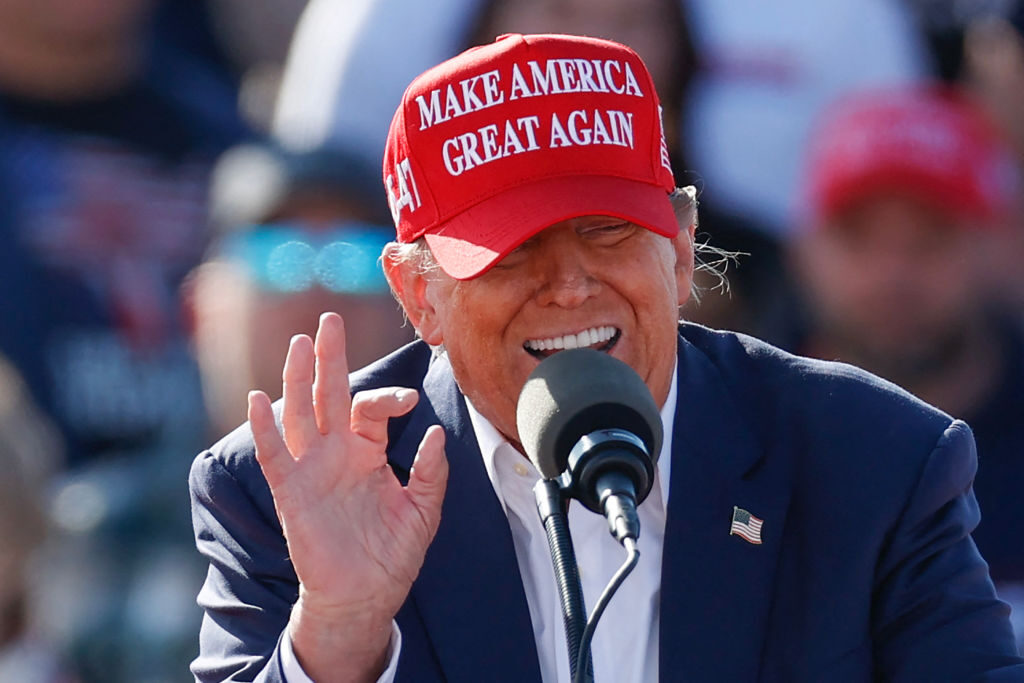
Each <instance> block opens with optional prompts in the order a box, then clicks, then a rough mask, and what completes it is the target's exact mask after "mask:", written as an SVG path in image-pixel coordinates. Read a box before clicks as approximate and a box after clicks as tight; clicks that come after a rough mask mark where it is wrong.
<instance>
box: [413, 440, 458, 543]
mask: <svg viewBox="0 0 1024 683" xmlns="http://www.w3.org/2000/svg"><path fill="white" fill-rule="evenodd" d="M447 485H448V458H447V457H446V456H445V453H444V430H443V429H442V428H441V427H440V426H439V425H433V426H432V427H430V428H429V429H427V433H426V434H424V435H423V440H422V441H420V445H419V448H418V449H417V451H416V459H415V460H414V461H413V463H412V471H410V472H409V485H408V486H407V487H406V490H407V491H408V494H409V499H410V500H411V501H412V504H413V505H415V506H416V508H417V509H418V510H419V513H420V515H421V516H422V517H423V521H424V522H426V524H427V528H428V529H429V532H430V536H431V538H433V535H434V533H435V532H436V531H437V525H438V524H439V523H440V521H441V503H442V502H443V501H444V492H445V488H446V487H447Z"/></svg>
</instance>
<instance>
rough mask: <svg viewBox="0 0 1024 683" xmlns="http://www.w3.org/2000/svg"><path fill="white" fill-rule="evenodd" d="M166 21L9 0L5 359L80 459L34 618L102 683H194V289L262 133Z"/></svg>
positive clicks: (70, 455) (3, 36)
mask: <svg viewBox="0 0 1024 683" xmlns="http://www.w3.org/2000/svg"><path fill="white" fill-rule="evenodd" d="M154 5H155V3H154V2H150V0H90V1H88V2H61V1H55V0H0V240H2V244H3V249H0V287H2V289H3V291H4V292H5V293H6V295H5V296H3V297H0V319H2V320H3V325H0V353H3V354H4V355H6V356H7V357H8V358H9V359H10V361H11V363H12V364H13V365H14V366H15V367H16V368H17V370H18V371H19V373H20V374H21V375H22V377H23V378H24V380H25V383H26V385H27V386H28V389H29V392H30V395H31V397H32V398H33V399H34V400H35V401H36V402H37V404H38V405H39V407H40V409H41V410H42V411H43V412H44V413H45V414H46V415H47V416H48V417H49V418H50V419H51V420H52V421H53V422H54V423H55V425H56V426H57V427H58V428H59V429H60V433H61V435H62V438H63V441H64V443H65V444H66V455H67V457H66V467H65V469H63V470H62V471H61V472H59V473H58V478H57V479H56V480H55V481H53V482H52V488H53V489H54V490H53V504H52V505H51V508H50V513H51V516H52V522H53V526H54V532H55V533H54V536H53V539H54V543H53V544H52V548H50V549H48V558H49V559H48V561H47V562H45V563H43V564H42V566H41V567H40V571H39V573H38V576H37V577H36V578H37V579H38V580H39V582H40V583H41V585H43V586H44V587H45V590H43V591H41V596H40V600H39V601H38V602H37V603H36V604H35V605H33V609H34V610H36V611H37V613H36V614H35V615H34V618H36V619H38V621H39V622H40V623H41V629H42V630H43V631H44V632H45V633H46V634H47V636H48V637H50V638H52V640H53V642H54V643H55V645H56V646H58V647H59V648H60V649H61V651H62V653H63V654H64V655H65V656H66V658H67V660H68V663H69V666H70V667H71V668H72V669H73V670H74V673H75V674H76V675H77V676H78V677H79V678H80V679H82V680H83V681H87V682H90V681H103V682H104V683H107V682H110V681H133V682H135V681H164V680H167V681H171V680H180V675H181V671H182V670H183V669H184V666H185V663H186V662H187V661H188V660H189V659H190V657H191V655H192V654H193V652H192V651H193V649H194V639H193V637H192V633H194V629H195V626H196V624H197V623H198V621H199V618H200V614H199V610H198V609H197V608H196V607H195V605H194V603H193V600H192V595H193V593H194V586H195V584H196V582H197V581H199V580H201V578H200V577H201V574H202V566H201V565H200V564H199V563H197V562H196V561H195V558H194V556H193V553H191V552H190V546H191V538H190V536H191V534H190V523H189V516H188V510H187V509H185V508H184V506H183V505H182V497H181V496H182V492H181V489H180V485H179V484H178V483H177V482H179V481H180V479H181V477H182V476H184V474H185V472H186V471H187V468H188V465H189V456H190V455H191V453H192V452H193V451H194V450H195V449H196V448H197V447H198V446H197V444H201V443H202V442H203V440H204V439H205V438H206V433H207V432H206V429H205V411H204V410H203V407H202V393H201V390H200V385H199V378H198V371H197V369H196V366H195V363H194V360H193V358H192V356H191V353H190V349H189V338H188V335H187V330H186V328H185V324H184V323H185V318H184V316H183V315H182V311H181V306H180V301H179V288H180V284H181V282H182V279H183V278H184V277H185V275H186V274H187V273H188V272H189V271H190V270H191V269H192V268H193V267H194V266H195V265H196V264H197V263H198V262H199V260H200V258H201V256H202V254H203V252H204V250H205V248H206V245H207V242H208V232H207V223H206V213H207V209H206V188H207V183H208V175H209V172H210V169H211V166H212V164H213V161H214V160H215V158H216V156H217V155H218V154H219V153H220V152H221V151H222V150H223V149H225V148H226V147H228V146H230V145H232V144H235V143H236V142H238V141H239V140H241V139H243V138H244V137H245V136H246V135H247V133H246V129H245V126H244V125H243V124H242V122H241V120H240V118H239V117H238V115H237V112H236V108H235V96H234V93H233V92H232V91H231V90H230V88H227V87H226V86H224V85H223V84H222V83H220V82H219V81H218V80H217V79H216V78H213V77H210V76H209V74H208V73H207V72H206V71H204V69H203V67H202V66H201V65H200V64H199V62H197V61H196V60H194V59H192V58H191V56H189V55H185V54H183V53H180V52H177V51H175V50H169V49H163V48H162V47H161V46H159V45H157V44H156V39H155V38H154V34H155V33H158V32H159V27H155V26H154V25H153V23H152V21H153V15H152V11H153V6H154Z"/></svg>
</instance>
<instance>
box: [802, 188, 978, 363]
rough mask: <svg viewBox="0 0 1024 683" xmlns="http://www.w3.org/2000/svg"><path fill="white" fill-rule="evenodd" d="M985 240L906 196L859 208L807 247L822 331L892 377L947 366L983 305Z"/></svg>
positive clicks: (805, 258) (806, 272)
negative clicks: (981, 250) (981, 247)
mask: <svg viewBox="0 0 1024 683" xmlns="http://www.w3.org/2000/svg"><path fill="white" fill-rule="evenodd" d="M981 237H982V236H981V234H980V233H979V231H977V230H970V229H968V228H966V227H965V226H962V225H958V224H957V223H956V222H955V219H953V218H951V217H950V216H948V215H946V214H944V213H941V212H939V211H937V210H935V209H932V208H929V207H926V206H924V205H923V204H921V203H919V202H917V201H915V200H912V199H909V198H904V197H897V196H890V197H878V198H874V199H872V200H870V201H866V202H863V203H861V204H860V205H859V206H857V207H854V208H852V209H850V210H848V211H846V212H844V213H843V215H842V216H841V217H840V218H838V219H837V220H836V221H835V222H834V223H833V224H832V225H829V226H826V227H823V228H822V229H819V230H818V231H816V232H814V233H812V234H809V235H808V236H807V237H806V238H805V239H804V241H803V243H802V244H801V245H800V250H799V256H800V269H799V270H800V273H801V275H802V276H803V284H804V289H805V291H806V293H807V296H808V298H809V299H810V303H811V307H812V313H813V314H814V316H815V318H816V319H817V322H818V324H819V325H821V326H822V329H823V330H824V332H825V333H826V334H827V335H829V336H830V337H831V338H832V340H833V341H835V342H838V343H839V345H840V346H841V347H843V348H844V349H845V350H847V351H851V352H853V353H855V354H857V357H848V358H843V360H847V361H850V362H854V363H858V364H863V365H865V366H867V367H868V368H869V369H871V370H874V371H875V372H879V373H881V374H883V375H887V376H890V377H893V378H895V377H897V376H898V375H900V374H901V373H903V372H907V371H913V370H914V368H915V367H921V368H925V367H928V366H931V365H933V364H934V363H935V362H937V361H941V360H942V358H941V357H940V356H941V355H942V354H943V353H945V351H944V349H947V350H948V349H949V348H951V347H950V345H951V344H953V345H955V344H956V343H957V341H958V339H959V338H961V336H962V334H963V330H964V329H965V328H966V327H967V325H968V324H969V320H970V319H971V318H972V316H973V315H974V313H973V312H972V310H973V309H974V308H976V305H977V301H978V297H979V292H978V288H979V287H978V284H977V283H979V282H981V281H982V279H983V278H981V277H980V273H979V266H980V264H979V259H978V242H979V241H980V239H981Z"/></svg>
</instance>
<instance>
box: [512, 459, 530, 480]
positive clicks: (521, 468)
mask: <svg viewBox="0 0 1024 683" xmlns="http://www.w3.org/2000/svg"><path fill="white" fill-rule="evenodd" d="M512 469H514V470H515V471H516V474H518V475H519V476H520V477H525V476H526V475H528V474H529V473H530V470H528V469H527V468H526V465H524V464H523V463H521V462H517V463H516V464H515V465H514V466H513V467H512Z"/></svg>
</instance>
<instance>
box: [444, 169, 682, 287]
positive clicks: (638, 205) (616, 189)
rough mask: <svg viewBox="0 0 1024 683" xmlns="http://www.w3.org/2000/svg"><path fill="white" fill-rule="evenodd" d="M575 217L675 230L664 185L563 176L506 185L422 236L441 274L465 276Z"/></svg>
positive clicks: (659, 231) (673, 233)
mask: <svg viewBox="0 0 1024 683" xmlns="http://www.w3.org/2000/svg"><path fill="white" fill-rule="evenodd" d="M578 216H613V217H615V218H621V219H623V220H627V221H629V222H631V223H636V224H637V225H639V226H641V227H644V228H647V229H648V230H651V231H652V232H655V233H657V234H659V235H663V236H665V237H675V236H676V235H677V234H678V233H679V225H678V222H677V220H676V216H675V212H674V211H673V209H672V202H671V201H670V200H669V196H668V193H667V192H666V191H665V189H664V188H662V187H658V186H655V185H651V184H650V183H645V182H641V181H637V180H629V179H626V178H614V177H608V176H566V177H561V178H545V179H542V180H538V181H535V182H532V183H527V184H524V185H519V186H517V187H513V188H511V189H508V190H506V191H504V192H502V193H500V194H498V195H496V196H494V197H491V198H489V199H485V200H484V201H482V202H480V203H479V204H476V205H474V206H472V207H471V208H469V209H467V210H465V211H463V212H462V213H460V214H458V215H457V216H455V217H453V218H451V219H449V220H448V221H447V222H445V223H444V224H443V225H442V226H441V227H439V228H438V229H436V230H432V231H430V232H428V233H426V235H424V237H425V238H426V240H427V244H428V245H429V246H430V250H431V252H432V253H433V255H434V258H435V259H436V260H437V263H438V265H440V266H441V269H442V270H444V272H446V273H447V274H448V275H450V276H451V277H453V278H455V279H456V280H469V279H471V278H474V277H477V276H478V275H481V274H483V273H484V272H485V271H486V270H487V269H489V268H490V267H491V266H493V265H494V264H495V263H497V262H498V261H500V260H501V259H502V258H503V257H505V256H506V255H507V254H508V253H509V252H510V251H512V250H513V249H515V248H516V247H518V246H519V245H520V244H522V243H523V242H525V241H526V240H527V239H529V238H530V237H532V236H533V235H535V234H537V233H538V232H540V231H541V230H543V229H545V228H547V227H549V226H551V225H554V224H555V223H559V222H561V221H564V220H568V219H570V218H576V217H578Z"/></svg>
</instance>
